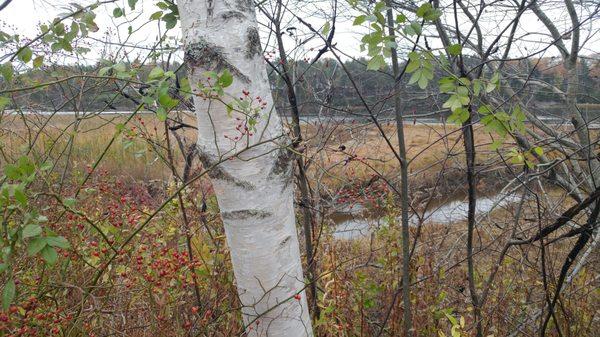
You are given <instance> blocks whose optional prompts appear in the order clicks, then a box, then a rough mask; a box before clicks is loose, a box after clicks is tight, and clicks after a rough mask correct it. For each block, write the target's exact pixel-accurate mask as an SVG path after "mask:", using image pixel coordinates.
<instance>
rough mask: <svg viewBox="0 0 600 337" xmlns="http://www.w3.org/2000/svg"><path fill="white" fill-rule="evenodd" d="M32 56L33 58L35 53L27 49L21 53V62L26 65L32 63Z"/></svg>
mask: <svg viewBox="0 0 600 337" xmlns="http://www.w3.org/2000/svg"><path fill="white" fill-rule="evenodd" d="M31 56H33V52H32V51H31V48H29V47H25V48H23V49H22V50H21V51H20V52H19V60H21V61H23V62H25V63H27V62H29V61H31Z"/></svg>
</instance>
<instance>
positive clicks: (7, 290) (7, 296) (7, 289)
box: [2, 278, 16, 311]
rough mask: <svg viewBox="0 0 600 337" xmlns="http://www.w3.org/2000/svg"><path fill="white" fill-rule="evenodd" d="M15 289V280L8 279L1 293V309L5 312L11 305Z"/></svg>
mask: <svg viewBox="0 0 600 337" xmlns="http://www.w3.org/2000/svg"><path fill="white" fill-rule="evenodd" d="M15 293H16V287H15V280H13V279H12V278H10V279H9V280H8V282H6V285H5V286H4V290H3V291H2V308H3V309H4V310H5V311H6V310H8V308H9V307H10V305H11V304H12V302H13V300H14V299H15Z"/></svg>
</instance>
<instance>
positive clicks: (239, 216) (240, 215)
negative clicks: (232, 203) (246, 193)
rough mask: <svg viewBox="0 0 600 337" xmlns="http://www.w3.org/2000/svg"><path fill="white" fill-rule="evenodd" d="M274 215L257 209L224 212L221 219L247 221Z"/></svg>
mask: <svg viewBox="0 0 600 337" xmlns="http://www.w3.org/2000/svg"><path fill="white" fill-rule="evenodd" d="M272 215H273V213H271V212H267V211H261V210H256V209H242V210H237V211H229V212H222V213H221V217H223V219H225V220H245V219H248V218H255V219H264V218H266V217H269V216H272Z"/></svg>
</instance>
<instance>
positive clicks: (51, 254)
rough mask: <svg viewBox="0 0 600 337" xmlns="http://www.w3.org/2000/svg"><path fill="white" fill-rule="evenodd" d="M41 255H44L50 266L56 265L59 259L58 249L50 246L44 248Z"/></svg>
mask: <svg viewBox="0 0 600 337" xmlns="http://www.w3.org/2000/svg"><path fill="white" fill-rule="evenodd" d="M40 254H41V255H42V258H43V259H44V260H45V261H46V263H48V264H49V265H53V264H55V263H56V260H57V259H58V254H57V253H56V249H54V248H52V247H50V246H46V247H44V249H42V251H41V252H40Z"/></svg>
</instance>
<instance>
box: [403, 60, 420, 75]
mask: <svg viewBox="0 0 600 337" xmlns="http://www.w3.org/2000/svg"><path fill="white" fill-rule="evenodd" d="M420 66H421V61H420V60H419V59H417V60H409V61H408V65H407V66H406V72H407V73H409V74H410V73H412V72H414V71H415V70H417V69H419V67H420Z"/></svg>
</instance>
